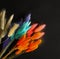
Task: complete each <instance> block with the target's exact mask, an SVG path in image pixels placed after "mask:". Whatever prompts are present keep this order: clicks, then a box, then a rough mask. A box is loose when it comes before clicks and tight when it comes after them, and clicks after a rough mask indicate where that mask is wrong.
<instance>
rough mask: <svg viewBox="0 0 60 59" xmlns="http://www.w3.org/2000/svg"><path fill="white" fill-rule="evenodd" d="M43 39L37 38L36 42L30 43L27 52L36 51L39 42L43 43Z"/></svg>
mask: <svg viewBox="0 0 60 59" xmlns="http://www.w3.org/2000/svg"><path fill="white" fill-rule="evenodd" d="M41 42H42V40H37V41H35V42H31V43H30V45H29V48H28V49H27V50H26V52H31V51H34V50H35V49H37V48H38V46H39V44H41Z"/></svg>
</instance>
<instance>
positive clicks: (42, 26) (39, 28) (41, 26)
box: [34, 24, 46, 32]
mask: <svg viewBox="0 0 60 59" xmlns="http://www.w3.org/2000/svg"><path fill="white" fill-rule="evenodd" d="M45 26H46V25H45V24H43V25H40V26H39V27H37V28H36V29H35V30H34V32H39V31H41V30H43V29H44V28H45Z"/></svg>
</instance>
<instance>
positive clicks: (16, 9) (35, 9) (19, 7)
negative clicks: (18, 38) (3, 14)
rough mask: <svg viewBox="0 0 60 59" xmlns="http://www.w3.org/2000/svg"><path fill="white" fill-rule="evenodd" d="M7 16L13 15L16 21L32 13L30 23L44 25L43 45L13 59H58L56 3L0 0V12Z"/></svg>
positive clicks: (59, 26) (58, 12) (59, 29)
mask: <svg viewBox="0 0 60 59" xmlns="http://www.w3.org/2000/svg"><path fill="white" fill-rule="evenodd" d="M3 8H5V9H6V10H7V15H8V16H10V15H11V14H12V13H14V14H15V21H16V19H20V17H22V15H24V14H27V13H29V12H30V13H32V22H39V23H40V22H41V23H46V25H47V26H46V30H45V32H46V34H45V36H44V43H43V44H42V45H41V46H40V47H39V48H38V49H37V50H36V51H34V52H31V53H28V54H23V55H21V56H19V57H17V58H15V59H60V6H59V2H57V1H48V0H47V1H46V0H45V1H43V0H42V1H41V0H10V1H9V0H2V1H1V0H0V10H1V9H3Z"/></svg>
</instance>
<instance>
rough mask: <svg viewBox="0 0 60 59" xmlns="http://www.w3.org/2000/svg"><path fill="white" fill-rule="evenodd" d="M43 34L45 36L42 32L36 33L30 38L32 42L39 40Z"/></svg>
mask: <svg viewBox="0 0 60 59" xmlns="http://www.w3.org/2000/svg"><path fill="white" fill-rule="evenodd" d="M44 34H45V33H44V32H36V33H35V34H34V35H33V36H32V37H31V39H32V40H36V39H39V38H41V37H42V36H43V35H44Z"/></svg>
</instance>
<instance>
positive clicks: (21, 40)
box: [17, 34, 26, 45]
mask: <svg viewBox="0 0 60 59" xmlns="http://www.w3.org/2000/svg"><path fill="white" fill-rule="evenodd" d="M25 39H26V34H24V35H23V36H22V37H21V38H19V40H18V42H17V45H20V44H21V43H22V42H23V41H24V40H25Z"/></svg>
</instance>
